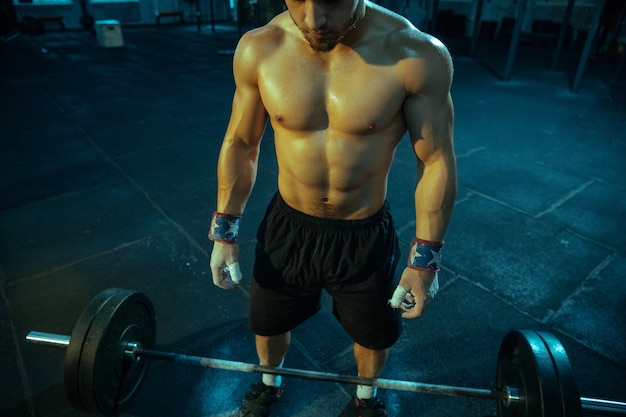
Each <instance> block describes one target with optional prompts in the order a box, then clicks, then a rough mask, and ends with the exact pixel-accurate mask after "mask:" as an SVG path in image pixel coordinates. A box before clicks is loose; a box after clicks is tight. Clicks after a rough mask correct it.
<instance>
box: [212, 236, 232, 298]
mask: <svg viewBox="0 0 626 417" xmlns="http://www.w3.org/2000/svg"><path fill="white" fill-rule="evenodd" d="M238 263H239V245H238V244H237V243H220V242H213V252H211V273H212V274H213V284H215V285H217V286H218V287H220V288H222V289H225V290H232V289H233V288H235V285H237V284H238V283H239V282H235V281H233V279H232V278H231V274H230V272H228V271H227V269H226V268H227V267H228V268H229V269H230V268H231V267H229V265H233V264H238Z"/></svg>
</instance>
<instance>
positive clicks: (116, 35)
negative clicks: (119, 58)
mask: <svg viewBox="0 0 626 417" xmlns="http://www.w3.org/2000/svg"><path fill="white" fill-rule="evenodd" d="M95 25H96V36H97V37H98V43H99V44H100V46H102V47H104V48H118V47H120V46H124V38H123V37H122V27H121V26H120V22H119V21H117V20H96V23H95Z"/></svg>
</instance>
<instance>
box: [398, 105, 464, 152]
mask: <svg viewBox="0 0 626 417" xmlns="http://www.w3.org/2000/svg"><path fill="white" fill-rule="evenodd" d="M404 113H405V120H406V122H407V127H408V131H409V135H410V137H411V142H412V144H413V150H414V152H415V155H416V156H417V158H418V159H419V160H420V161H421V162H422V163H424V164H427V163H428V162H429V159H430V158H432V157H436V158H437V159H438V158H441V157H444V158H445V157H446V156H447V157H452V158H453V157H454V155H453V154H454V150H453V142H454V107H453V104H452V99H451V97H450V94H448V95H447V96H446V97H445V99H443V100H440V101H439V103H437V102H434V100H432V99H428V98H424V97H415V98H409V99H407V102H406V103H405V107H404Z"/></svg>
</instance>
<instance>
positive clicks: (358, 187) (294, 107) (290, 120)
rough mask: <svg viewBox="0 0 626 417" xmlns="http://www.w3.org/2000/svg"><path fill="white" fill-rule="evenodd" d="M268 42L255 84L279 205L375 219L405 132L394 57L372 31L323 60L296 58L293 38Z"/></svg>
mask: <svg viewBox="0 0 626 417" xmlns="http://www.w3.org/2000/svg"><path fill="white" fill-rule="evenodd" d="M287 19H289V18H288V17H287V16H284V15H283V16H282V20H281V18H279V19H278V24H279V25H280V24H281V22H282V23H283V24H286V23H285V22H287ZM283 30H284V28H283ZM273 36H275V38H276V39H275V40H274V45H275V49H274V50H273V51H272V53H269V54H267V56H264V59H263V60H262V62H261V65H260V66H259V68H258V69H257V71H258V77H257V79H258V88H259V92H260V95H261V99H262V101H263V105H264V107H265V109H266V111H267V113H268V116H269V118H270V121H271V124H272V127H273V129H274V135H275V146H276V154H277V158H278V166H279V174H278V186H279V190H280V192H281V195H282V197H283V198H284V200H285V201H286V202H287V203H288V204H290V205H291V206H292V207H294V208H296V209H298V210H300V211H303V212H305V213H308V214H311V215H314V216H319V217H326V218H344V219H357V218H364V217H367V216H369V215H371V214H373V213H375V212H376V211H377V210H379V209H380V207H381V206H382V204H383V202H384V199H385V197H386V191H387V176H388V173H389V168H390V166H391V162H392V160H393V156H394V152H395V149H396V146H397V144H398V142H399V140H400V139H401V138H402V136H403V134H404V133H405V131H406V124H405V121H404V115H403V105H404V102H405V99H406V97H407V92H406V88H405V85H404V82H405V80H403V78H402V76H401V71H400V70H399V60H398V59H397V55H398V53H397V51H395V52H394V51H393V50H391V51H390V49H389V45H388V42H387V41H386V40H385V39H386V37H384V36H383V37H380V36H377V35H376V33H375V31H374V32H373V33H372V35H370V36H366V37H365V38H363V39H362V40H361V42H360V43H359V44H357V45H353V46H352V47H350V48H349V47H346V46H344V45H341V44H340V45H338V46H337V47H336V48H335V49H336V50H333V51H332V52H331V53H323V54H319V53H317V54H316V53H312V52H310V51H306V49H305V52H304V53H303V45H302V42H303V41H302V39H301V38H300V37H299V36H298V33H297V32H294V31H293V30H292V31H291V32H290V31H287V30H284V32H282V33H281V32H279V35H278V36H276V35H273ZM307 52H309V53H307Z"/></svg>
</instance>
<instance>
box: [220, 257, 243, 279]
mask: <svg viewBox="0 0 626 417" xmlns="http://www.w3.org/2000/svg"><path fill="white" fill-rule="evenodd" d="M224 272H226V273H227V274H228V275H229V276H230V279H231V280H232V281H233V282H234V283H235V284H239V283H240V282H241V279H242V278H243V275H242V273H241V267H240V266H239V262H235V263H233V264H230V265H228V266H227V267H226V268H224Z"/></svg>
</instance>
